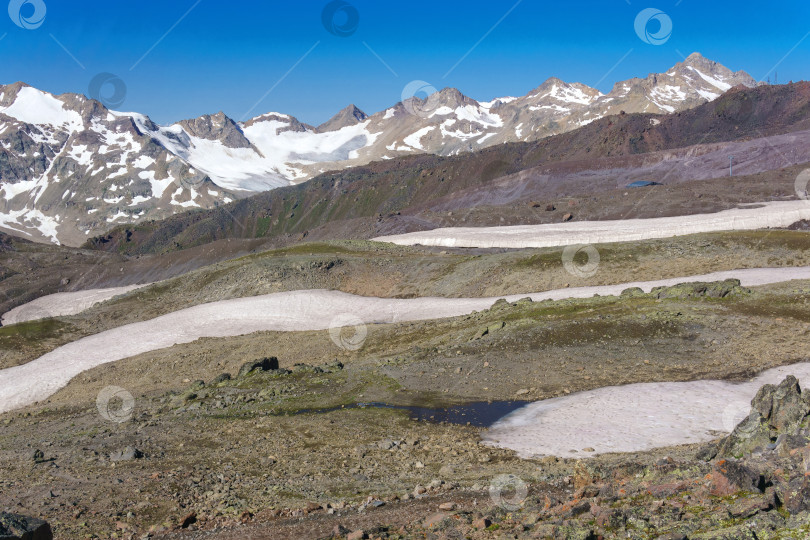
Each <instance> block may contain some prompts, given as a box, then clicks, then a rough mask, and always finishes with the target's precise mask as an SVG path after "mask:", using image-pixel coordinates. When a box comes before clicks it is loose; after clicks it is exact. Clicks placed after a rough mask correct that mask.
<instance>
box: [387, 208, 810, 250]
mask: <svg viewBox="0 0 810 540" xmlns="http://www.w3.org/2000/svg"><path fill="white" fill-rule="evenodd" d="M803 219H810V201H805V200H796V201H778V202H767V203H762V204H761V205H760V206H759V207H757V208H734V209H731V210H723V211H722V212H717V213H714V214H696V215H691V216H675V217H661V218H648V219H624V220H616V221H576V222H568V223H550V224H545V225H515V226H508V227H448V228H442V229H433V230H431V231H420V232H413V233H407V234H397V235H392V236H380V237H377V238H374V239H373V240H376V241H378V242H389V243H391V244H398V245H400V246H414V245H423V246H441V247H463V248H473V247H474V248H541V247H555V246H567V245H576V244H598V243H608V242H631V241H634V240H650V239H654V238H670V237H673V236H683V235H687V234H697V233H705V232H719V231H746V230H756V229H768V228H776V227H787V226H789V225H792V224H793V223H796V222H797V221H801V220H803Z"/></svg>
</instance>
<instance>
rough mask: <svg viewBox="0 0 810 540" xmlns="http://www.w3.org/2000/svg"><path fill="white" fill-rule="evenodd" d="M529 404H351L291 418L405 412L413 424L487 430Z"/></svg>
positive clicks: (493, 402) (481, 402) (489, 402)
mask: <svg viewBox="0 0 810 540" xmlns="http://www.w3.org/2000/svg"><path fill="white" fill-rule="evenodd" d="M529 403H530V402H529V401H476V402H473V403H466V404H463V405H453V406H449V407H436V408H432V407H419V406H416V405H390V404H388V403H374V402H372V403H353V404H351V405H345V406H341V407H329V408H325V409H301V410H299V411H296V412H295V414H316V413H326V412H332V411H339V410H341V409H369V408H375V409H397V410H403V411H408V413H409V414H410V417H411V418H413V419H414V420H423V421H426V422H435V423H448V424H460V425H468V424H469V425H471V426H476V427H489V426H491V425H493V424H494V423H495V422H497V421H498V420H500V419H501V418H503V417H505V416H507V415H508V414H510V413H512V412H514V411H516V410H518V409H521V408H523V407H525V406H526V405H528V404H529Z"/></svg>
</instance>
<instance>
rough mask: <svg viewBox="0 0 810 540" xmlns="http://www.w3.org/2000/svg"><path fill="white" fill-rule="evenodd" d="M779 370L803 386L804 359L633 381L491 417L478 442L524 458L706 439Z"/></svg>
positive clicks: (808, 370) (741, 412)
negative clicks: (723, 375) (710, 376)
mask: <svg viewBox="0 0 810 540" xmlns="http://www.w3.org/2000/svg"><path fill="white" fill-rule="evenodd" d="M787 375H794V376H795V377H796V378H797V379H799V381H800V383H801V385H802V386H803V387H807V385H808V384H810V363H808V362H801V363H797V364H793V365H791V366H782V367H778V368H774V369H770V370H768V371H765V372H763V373H761V374H760V375H759V376H757V377H755V378H754V379H752V380H750V381H748V382H745V383H740V384H734V383H730V382H726V381H713V380H704V381H691V382H675V383H640V384H628V385H626V386H607V387H603V388H597V389H596V390H589V391H586V392H579V393H576V394H571V395H570V396H564V397H559V398H552V399H546V400H543V401H538V402H535V403H531V404H529V405H526V406H525V407H522V408H520V409H518V410H516V411H514V412H512V413H511V414H509V415H507V416H506V417H504V418H502V419H501V420H499V421H497V422H496V423H495V424H494V425H493V426H492V427H491V428H490V429H489V431H488V432H487V433H486V434H485V435H484V437H483V438H484V441H485V443H486V444H489V445H492V446H498V447H502V448H509V449H512V450H514V451H516V452H517V453H518V455H520V456H521V457H524V458H530V457H540V456H544V455H552V456H558V457H588V456H593V455H596V454H601V453H606V452H641V451H644V450H650V449H653V448H660V447H664V446H673V445H677V444H690V443H699V442H706V441H710V440H713V439H716V438H717V437H718V432H720V433H729V432H731V430H732V429H734V426H736V425H737V424H738V423H739V422H740V421H742V420H743V419H744V418H745V417H746V416H747V415H748V414H749V412H750V410H751V400H752V399H753V397H754V396H755V395H756V393H757V390H759V388H760V387H761V386H762V385H764V384H778V383H779V382H781V381H782V380H783V379H784V378H785V377H786V376H787ZM584 448H589V449H591V448H592V449H593V450H594V452H590V451H588V452H584V451H583V449H584Z"/></svg>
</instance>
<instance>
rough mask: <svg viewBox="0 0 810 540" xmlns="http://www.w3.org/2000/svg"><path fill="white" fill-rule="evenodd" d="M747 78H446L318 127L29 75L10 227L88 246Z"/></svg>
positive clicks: (6, 95)
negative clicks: (43, 82)
mask: <svg viewBox="0 0 810 540" xmlns="http://www.w3.org/2000/svg"><path fill="white" fill-rule="evenodd" d="M738 85H744V86H747V87H753V86H756V85H757V83H756V81H755V80H754V79H753V78H752V77H751V76H750V75H748V74H747V73H745V72H742V71H739V72H732V71H731V70H729V69H728V68H726V67H724V66H722V65H721V64H718V63H716V62H713V61H711V60H708V59H706V58H704V57H702V56H701V55H700V54H698V53H694V54H692V55H690V56H689V57H688V58H687V59H686V60H685V61H684V62H682V63H678V64H676V65H675V66H674V67H673V68H671V69H670V70H668V71H667V72H666V73H660V74H650V75H648V76H647V77H646V78H644V79H640V78H633V79H629V80H627V81H622V82H619V83H616V84H615V85H614V87H613V89H612V90H611V92H609V93H608V94H602V93H601V92H599V91H598V90H596V89H594V88H590V87H588V86H586V85H584V84H580V83H566V82H563V81H561V80H559V79H556V78H551V79H548V80H547V81H545V82H544V83H543V84H541V85H540V86H539V87H537V88H536V89H534V90H532V91H531V92H529V93H528V94H527V95H525V96H523V97H503V98H499V99H495V100H492V101H489V102H479V101H476V100H474V99H472V98H470V97H467V96H465V95H464V94H462V93H461V92H459V91H458V90H456V89H453V88H446V89H444V90H441V91H439V92H436V93H434V94H432V95H430V96H428V97H427V98H425V99H420V98H416V97H414V98H410V99H406V100H405V101H404V102H400V103H397V104H396V105H394V106H392V107H390V108H388V109H386V110H384V111H380V112H378V113H376V114H373V115H371V116H368V115H366V114H365V113H364V112H363V111H361V110H360V109H358V108H357V107H355V106H354V105H350V106H349V107H347V108H345V109H343V110H342V111H340V112H339V113H338V114H336V115H335V116H334V117H333V118H332V119H330V120H329V121H328V122H325V123H324V124H321V125H320V126H318V127H313V126H310V125H307V124H303V123H301V122H300V121H298V120H297V119H296V118H294V117H292V116H289V115H286V114H281V113H267V114H263V115H261V116H258V117H256V118H252V119H250V120H248V121H246V122H236V121H234V120H232V119H231V118H229V117H228V116H226V115H225V114H223V113H218V114H214V115H205V116H201V117H199V118H195V119H192V120H184V121H181V122H178V123H176V124H173V125H170V126H158V125H156V124H155V123H154V122H152V121H151V120H150V119H149V117H147V116H145V115H142V114H137V113H122V112H117V111H111V110H109V109H107V108H106V107H104V106H103V105H102V104H101V103H99V102H98V101H95V100H92V99H89V98H86V97H84V96H81V95H78V94H63V95H60V96H54V95H52V94H49V93H47V92H43V91H40V90H37V89H35V88H32V87H30V86H27V85H25V84H23V83H15V84H11V85H7V86H0V230H4V231H7V232H10V233H12V234H17V235H20V236H23V237H26V238H30V239H34V240H38V241H49V242H55V243H64V244H68V245H80V244H82V243H83V242H84V241H85V240H86V239H87V238H90V237H92V236H95V235H98V234H101V233H103V232H104V231H106V230H107V229H110V228H111V227H113V226H116V225H120V224H123V223H135V222H140V221H143V220H149V219H161V218H164V217H167V216H169V215H171V214H174V213H177V212H181V211H184V210H188V209H191V208H211V207H214V206H217V205H220V204H223V203H228V202H231V201H232V200H235V199H237V198H242V197H245V196H248V195H250V194H252V193H255V192H260V191H266V190H270V189H273V188H277V187H281V186H287V185H291V184H297V183H300V182H303V181H305V180H308V179H310V178H312V177H314V176H316V175H318V174H320V173H322V172H325V171H329V170H340V169H344V168H347V167H352V166H356V165H363V164H367V163H370V162H372V161H379V160H387V159H394V158H397V157H401V156H405V155H412V154H416V153H433V154H438V155H445V156H447V155H455V154H459V153H462V152H470V151H475V150H480V149H482V148H486V147H489V146H492V145H496V144H501V143H506V142H530V141H535V140H538V139H542V138H545V137H548V136H551V135H556V134H560V133H564V132H568V131H571V130H574V129H577V128H579V127H581V126H585V125H587V124H589V123H591V122H593V121H594V120H597V119H599V118H603V117H605V116H609V115H615V114H619V113H620V112H622V111H625V112H627V113H632V112H644V113H657V114H668V113H674V112H678V111H683V110H686V109H690V108H694V107H696V106H698V105H700V104H702V103H706V102H707V101H712V100H714V99H716V98H717V97H719V96H720V95H722V94H723V93H724V92H725V91H727V90H729V89H730V88H732V87H734V86H738ZM652 121H653V122H654V121H655V119H653V120H652Z"/></svg>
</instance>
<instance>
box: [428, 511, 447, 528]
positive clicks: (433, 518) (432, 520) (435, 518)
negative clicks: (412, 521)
mask: <svg viewBox="0 0 810 540" xmlns="http://www.w3.org/2000/svg"><path fill="white" fill-rule="evenodd" d="M448 517H450V514H448V513H446V512H436V513H435V514H431V515H429V516H428V517H426V518H425V521H424V525H425V528H426V529H427V528H430V527H433V526H435V525H438V524H439V523H441V522H442V521H444V520H445V519H447V518H448Z"/></svg>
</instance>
